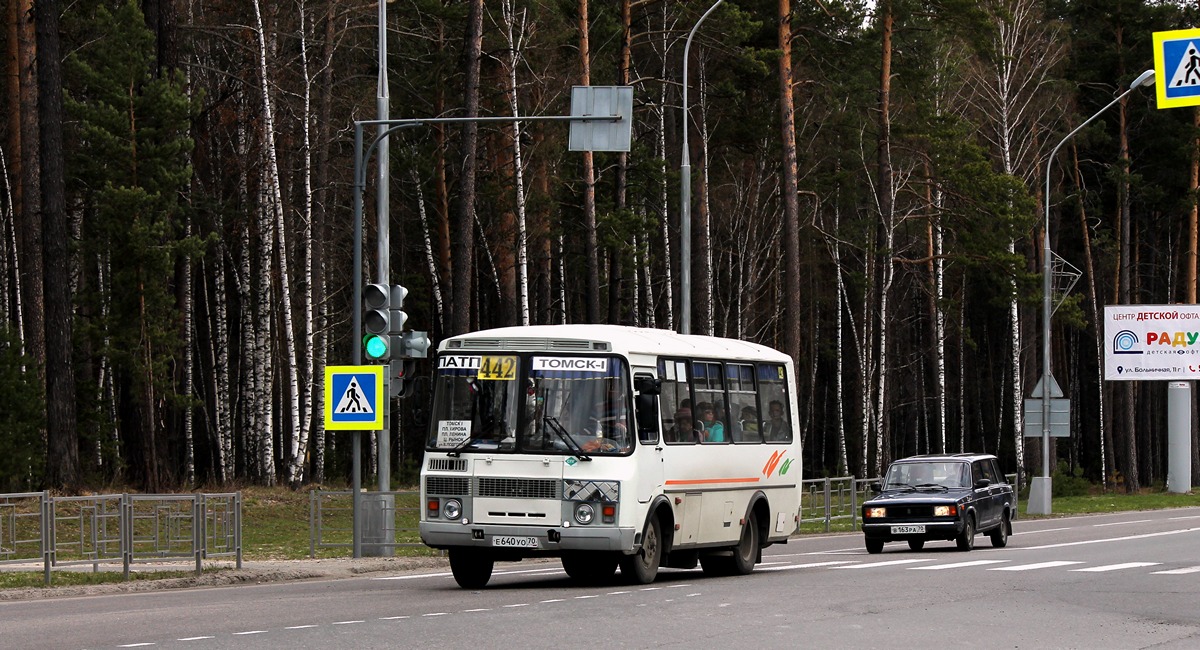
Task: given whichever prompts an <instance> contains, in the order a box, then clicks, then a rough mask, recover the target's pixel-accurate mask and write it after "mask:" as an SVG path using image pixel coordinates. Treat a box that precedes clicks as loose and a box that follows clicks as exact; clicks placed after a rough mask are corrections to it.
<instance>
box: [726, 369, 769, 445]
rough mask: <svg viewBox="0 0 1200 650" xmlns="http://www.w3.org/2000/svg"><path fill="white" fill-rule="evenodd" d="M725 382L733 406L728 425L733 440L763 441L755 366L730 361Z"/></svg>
mask: <svg viewBox="0 0 1200 650" xmlns="http://www.w3.org/2000/svg"><path fill="white" fill-rule="evenodd" d="M725 383H726V386H727V387H728V388H729V403H730V405H731V406H732V409H731V410H730V417H729V420H728V425H727V426H728V427H729V431H730V433H731V439H732V440H733V442H762V434H761V433H760V431H761V427H760V426H759V421H758V406H757V404H758V391H757V390H756V388H755V386H754V366H752V365H750V364H746V363H730V364H727V365H726V366H725Z"/></svg>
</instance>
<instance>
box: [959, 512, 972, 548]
mask: <svg viewBox="0 0 1200 650" xmlns="http://www.w3.org/2000/svg"><path fill="white" fill-rule="evenodd" d="M954 543H955V544H957V545H958V550H960V551H969V550H971V549H972V548H975V518H974V517H973V516H971V515H967V521H966V522H965V523H964V524H963V529H962V532H961V533H959V534H958V537H956V538H955V539H954Z"/></svg>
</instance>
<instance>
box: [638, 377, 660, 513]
mask: <svg viewBox="0 0 1200 650" xmlns="http://www.w3.org/2000/svg"><path fill="white" fill-rule="evenodd" d="M661 389H662V382H661V381H660V380H659V379H658V373H657V371H656V370H655V369H654V368H646V367H640V368H639V367H636V366H635V367H634V368H633V390H634V398H633V401H634V409H635V413H636V415H635V417H636V421H637V437H638V439H637V445H638V451H637V453H636V454H634V459H635V462H636V463H637V467H636V468H635V469H634V476H635V479H634V489H635V490H636V494H637V500H638V502H639V503H649V502H650V500H651V499H653V498H654V496H655V495H658V494H662V489H663V458H662V452H663V446H662V431H661V430H660V426H659V424H660V420H659V418H658V394H659V392H660V391H661Z"/></svg>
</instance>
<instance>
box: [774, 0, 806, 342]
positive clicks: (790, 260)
mask: <svg viewBox="0 0 1200 650" xmlns="http://www.w3.org/2000/svg"><path fill="white" fill-rule="evenodd" d="M776 19H777V20H778V21H779V24H778V34H779V50H780V53H779V130H780V136H781V142H782V143H783V145H782V151H781V152H780V153H781V155H782V160H781V161H780V165H781V167H782V172H783V179H782V186H781V187H780V192H781V193H782V204H783V259H784V272H783V275H784V278H786V284H785V285H784V286H793V287H799V285H800V200H799V197H798V195H797V193H796V191H797V179H796V174H797V171H796V106H795V104H794V103H793V101H792V84H793V78H792V6H791V0H779V13H778V15H777V16H776ZM784 295H785V302H784V317H783V319H782V320H781V322H782V324H783V325H782V327H783V330H784V331H783V341H784V350H785V351H786V352H787V353H788V355H790V356H791V357H792V359H793V360H795V361H796V363H799V359H800V324H801V321H802V319H801V317H800V292H799V291H785V292H784Z"/></svg>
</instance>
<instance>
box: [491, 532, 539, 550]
mask: <svg viewBox="0 0 1200 650" xmlns="http://www.w3.org/2000/svg"><path fill="white" fill-rule="evenodd" d="M492 546H507V547H511V548H537V547H538V540H537V538H536V537H513V536H511V535H497V536H495V537H493V538H492Z"/></svg>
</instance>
